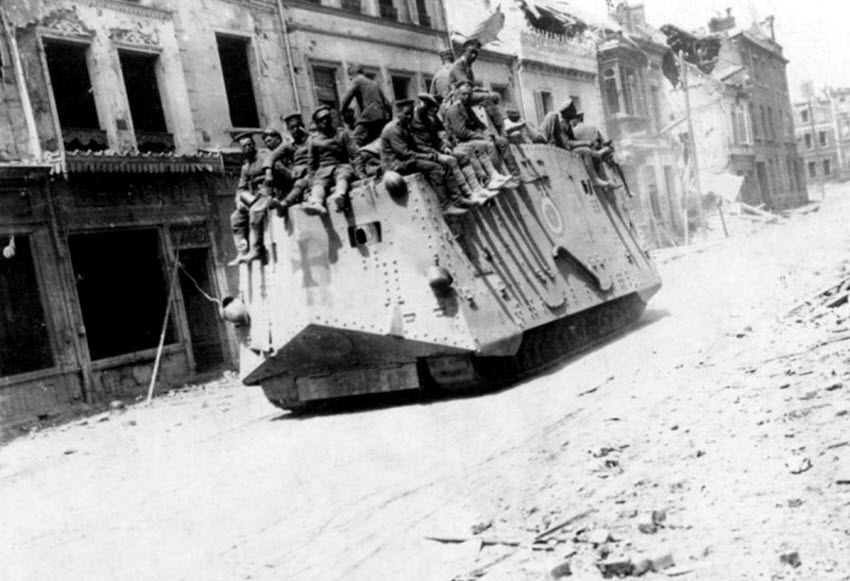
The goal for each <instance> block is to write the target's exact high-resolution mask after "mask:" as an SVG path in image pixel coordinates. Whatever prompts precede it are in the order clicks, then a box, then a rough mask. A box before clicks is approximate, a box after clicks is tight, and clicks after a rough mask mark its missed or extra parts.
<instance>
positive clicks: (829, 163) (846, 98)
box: [794, 83, 850, 182]
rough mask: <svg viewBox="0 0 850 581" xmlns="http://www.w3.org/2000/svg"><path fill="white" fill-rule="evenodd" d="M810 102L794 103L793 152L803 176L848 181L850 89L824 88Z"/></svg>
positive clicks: (811, 94) (849, 165)
mask: <svg viewBox="0 0 850 581" xmlns="http://www.w3.org/2000/svg"><path fill="white" fill-rule="evenodd" d="M807 85H808V86H807V87H806V88H805V90H804V93H805V92H808V93H809V94H810V96H811V98H810V99H806V100H805V101H798V102H796V103H794V121H795V123H794V127H795V129H794V131H795V133H796V136H797V149H798V150H799V152H800V154H801V155H802V156H803V163H804V164H805V167H806V177H807V178H808V179H809V180H812V181H815V182H824V181H844V180H847V179H848V178H850V89H848V88H846V87H842V88H826V89H824V90H823V91H821V92H820V93H819V94H817V95H815V94H814V90H813V87H812V86H811V83H808V84H807Z"/></svg>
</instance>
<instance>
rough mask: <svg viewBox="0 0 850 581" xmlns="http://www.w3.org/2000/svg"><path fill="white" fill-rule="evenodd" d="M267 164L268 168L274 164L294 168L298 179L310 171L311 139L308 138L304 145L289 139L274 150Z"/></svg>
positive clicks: (294, 173) (293, 171)
mask: <svg viewBox="0 0 850 581" xmlns="http://www.w3.org/2000/svg"><path fill="white" fill-rule="evenodd" d="M269 157H270V159H269V161H267V162H266V166H267V167H272V166H273V164H274V163H277V162H282V163H283V164H285V165H287V166H289V167H290V168H292V174H293V176H294V177H295V178H296V179H298V178H300V177H303V175H304V174H305V173H306V172H307V171H309V169H310V138H309V137H307V138H306V139H305V140H304V141H303V142H302V143H296V142H295V140H294V139H292V138H291V137H290V138H287V139H286V140H284V141H283V142H282V143H281V144H280V145H278V146H277V147H276V148H274V149H273V150H272V152H271V155H270V156H269Z"/></svg>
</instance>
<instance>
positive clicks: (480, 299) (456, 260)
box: [240, 145, 660, 408]
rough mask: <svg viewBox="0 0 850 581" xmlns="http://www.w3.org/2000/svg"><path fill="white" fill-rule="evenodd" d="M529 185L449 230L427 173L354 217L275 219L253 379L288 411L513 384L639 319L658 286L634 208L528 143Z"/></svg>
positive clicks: (247, 363) (243, 282)
mask: <svg viewBox="0 0 850 581" xmlns="http://www.w3.org/2000/svg"><path fill="white" fill-rule="evenodd" d="M514 154H515V156H516V157H517V158H518V159H521V160H523V161H522V163H521V172H522V182H523V183H522V185H520V186H519V187H517V188H515V189H511V190H508V191H505V192H503V193H502V194H500V195H499V196H498V197H497V198H495V200H494V201H493V203H492V204H488V205H486V206H483V207H480V208H478V209H476V210H475V211H473V212H470V214H469V215H467V216H464V217H462V218H460V219H451V220H448V221H447V220H446V219H445V218H444V217H443V216H442V215H441V212H440V207H439V204H438V201H437V197H436V195H435V194H434V192H433V190H432V189H431V188H430V186H429V185H428V184H427V182H426V181H425V180H424V179H423V178H422V177H421V176H418V175H417V176H413V177H410V178H407V180H406V183H407V188H406V190H407V191H406V193H404V194H402V195H396V196H393V195H391V194H390V193H389V192H388V191H387V190H386V189H385V187H384V186H383V185H382V184H380V183H376V182H373V181H371V180H366V181H363V182H360V184H359V186H356V187H355V189H354V190H353V193H352V205H351V208H350V210H349V211H346V213H345V214H342V213H333V212H331V213H330V214H329V215H327V216H325V217H323V218H320V217H312V216H307V215H305V214H303V213H301V212H291V213H290V219H288V220H284V219H282V218H279V217H277V216H273V217H272V218H271V223H270V227H269V229H268V232H267V240H266V247H267V248H269V249H270V251H269V254H270V256H269V260H268V262H267V263H265V264H261V263H260V262H258V261H255V262H252V263H251V265H243V266H242V267H241V268H240V297H241V299H242V300H243V301H244V303H245V304H246V306H247V311H248V317H247V319H249V320H250V324H248V325H246V326H244V327H242V329H243V332H244V335H243V336H244V343H243V349H242V364H241V373H242V376H243V379H244V381H245V382H246V383H248V384H260V385H262V386H263V389H264V390H265V392H266V396H267V397H268V398H269V400H271V401H272V402H273V403H275V404H276V405H279V406H281V407H284V408H296V407H298V406H300V405H301V404H304V403H306V402H310V401H314V400H322V399H331V398H338V397H343V396H351V395H358V394H365V393H375V392H384V391H398V390H410V389H421V388H425V387H428V386H433V385H434V384H436V385H437V386H439V387H444V388H448V389H463V388H472V387H480V386H486V385H493V384H499V383H502V382H504V381H507V380H510V379H511V378H515V377H518V376H520V375H522V374H524V373H527V372H529V371H533V370H535V369H539V368H541V367H542V366H544V365H546V364H548V363H551V362H553V361H556V360H557V359H558V358H560V357H562V356H563V355H564V354H566V353H569V352H573V351H575V350H576V349H579V348H581V347H585V346H587V345H589V344H592V343H593V342H594V341H597V340H599V339H601V338H603V337H605V336H607V335H610V334H611V333H613V332H615V331H617V330H619V329H622V328H623V327H625V326H626V325H627V324H629V323H630V322H633V321H635V320H636V319H637V318H638V317H639V316H640V314H641V313H642V312H643V309H644V307H645V305H646V301H647V300H648V299H649V298H650V297H651V296H652V295H653V294H654V293H655V292H656V291H657V290H658V288H659V287H660V280H659V278H658V276H657V274H656V272H655V270H654V268H653V266H652V264H651V262H650V261H649V259H648V258H647V254H646V253H645V251H644V250H643V249H642V248H641V247H640V243H639V242H638V235H637V228H636V226H635V224H634V223H633V222H632V218H631V215H630V211H629V209H628V205H629V203H628V201H627V200H628V196H627V194H626V193H623V190H622V189H620V190H618V193H616V194H612V193H610V192H604V191H597V190H596V189H594V188H593V187H592V186H591V185H590V179H589V177H588V175H587V171H586V169H585V167H584V164H583V162H582V161H581V159H580V158H579V157H578V156H576V155H575V154H572V153H569V152H567V151H564V150H561V149H557V148H555V147H552V146H548V145H520V146H515V149H514Z"/></svg>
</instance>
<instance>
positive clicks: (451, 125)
mask: <svg viewBox="0 0 850 581" xmlns="http://www.w3.org/2000/svg"><path fill="white" fill-rule="evenodd" d="M445 119H446V128H447V129H448V130H449V133H451V135H452V137H454V138H455V139H457V140H458V141H459V142H461V143H463V142H465V141H471V140H473V139H486V136H485V134H484V132H485V131H487V127H486V126H485V125H484V123H482V122H481V119H479V118H478V116H477V115H476V114H475V112H474V111H473V110H472V109H471V108H470V107H467V106H466V105H464V104H463V103H460V102H457V103H455V104H454V105H452V106H451V107H449V108H448V109H447V110H446V114H445Z"/></svg>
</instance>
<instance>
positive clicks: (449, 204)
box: [433, 184, 467, 217]
mask: <svg viewBox="0 0 850 581" xmlns="http://www.w3.org/2000/svg"><path fill="white" fill-rule="evenodd" d="M433 187H434V190H435V191H436V192H437V198H438V199H439V200H440V209H441V210H442V211H443V216H447V217H448V216H463V215H464V214H466V212H467V210H466V208H462V207H460V206H459V205H457V203H455V198H459V197H460V196H458V195H457V194H454V195H451V196H450V195H449V194H448V193H447V192H446V188H445V186H444V185H443V184H433Z"/></svg>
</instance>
